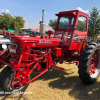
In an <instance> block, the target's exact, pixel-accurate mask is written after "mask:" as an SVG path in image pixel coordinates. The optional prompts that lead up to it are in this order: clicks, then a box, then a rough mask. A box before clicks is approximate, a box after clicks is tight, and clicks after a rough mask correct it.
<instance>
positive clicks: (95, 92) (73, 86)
mask: <svg viewBox="0 0 100 100" xmlns="http://www.w3.org/2000/svg"><path fill="white" fill-rule="evenodd" d="M49 86H50V87H52V88H53V89H54V88H58V89H62V90H65V89H69V95H70V96H73V97H75V99H79V100H100V82H95V83H94V84H91V85H85V84H83V83H82V82H81V81H80V79H79V77H78V76H73V77H67V78H66V77H64V76H61V77H60V78H59V79H57V80H54V81H51V82H50V83H49Z"/></svg>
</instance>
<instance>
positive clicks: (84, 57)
mask: <svg viewBox="0 0 100 100" xmlns="http://www.w3.org/2000/svg"><path fill="white" fill-rule="evenodd" d="M98 49H99V50H100V43H98V42H90V43H89V44H87V45H86V46H85V48H84V49H83V51H82V53H81V55H80V59H79V65H78V73H79V78H80V79H81V81H82V82H83V83H85V84H88V85H89V84H92V83H94V82H95V81H96V80H97V79H98V77H99V73H100V65H98V66H97V67H98V69H96V72H95V73H94V74H93V77H91V75H90V74H89V63H90V59H91V57H92V55H93V53H94V51H95V50H98ZM98 56H100V55H98ZM99 58H100V57H99ZM99 61H100V60H99Z"/></svg>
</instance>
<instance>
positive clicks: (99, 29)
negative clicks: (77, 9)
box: [88, 7, 100, 37]
mask: <svg viewBox="0 0 100 100" xmlns="http://www.w3.org/2000/svg"><path fill="white" fill-rule="evenodd" d="M99 34H100V15H99V11H98V10H97V8H95V7H94V8H93V9H92V11H90V17H89V26H88V36H89V37H97V36H98V35H99Z"/></svg>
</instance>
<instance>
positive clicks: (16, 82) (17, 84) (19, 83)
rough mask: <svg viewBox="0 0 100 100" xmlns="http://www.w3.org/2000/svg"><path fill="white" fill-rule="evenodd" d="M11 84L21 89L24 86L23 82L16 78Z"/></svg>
mask: <svg viewBox="0 0 100 100" xmlns="http://www.w3.org/2000/svg"><path fill="white" fill-rule="evenodd" d="M11 86H12V88H14V89H19V88H20V87H21V86H22V83H21V82H20V81H19V80H17V79H16V78H14V79H13V80H12V83H11Z"/></svg>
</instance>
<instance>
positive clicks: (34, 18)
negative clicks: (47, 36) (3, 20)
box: [0, 0, 100, 27]
mask: <svg viewBox="0 0 100 100" xmlns="http://www.w3.org/2000/svg"><path fill="white" fill-rule="evenodd" d="M93 7H96V8H97V10H98V11H100V0H0V14H1V13H2V12H5V13H10V15H11V16H22V17H23V19H24V20H25V25H24V27H27V26H30V25H34V24H37V23H39V21H40V20H42V9H44V10H45V14H44V22H45V24H47V25H48V23H49V21H50V19H52V20H54V19H57V17H56V16H55V14H57V13H59V12H60V11H66V10H77V9H78V10H82V11H84V12H86V13H88V14H89V11H91V10H92V8H93Z"/></svg>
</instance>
